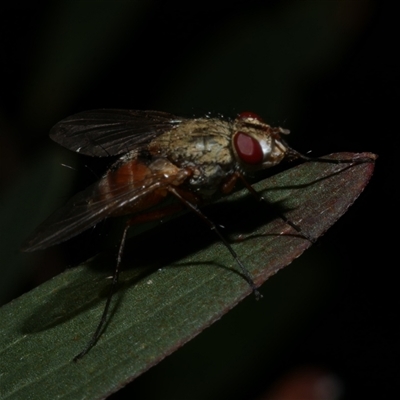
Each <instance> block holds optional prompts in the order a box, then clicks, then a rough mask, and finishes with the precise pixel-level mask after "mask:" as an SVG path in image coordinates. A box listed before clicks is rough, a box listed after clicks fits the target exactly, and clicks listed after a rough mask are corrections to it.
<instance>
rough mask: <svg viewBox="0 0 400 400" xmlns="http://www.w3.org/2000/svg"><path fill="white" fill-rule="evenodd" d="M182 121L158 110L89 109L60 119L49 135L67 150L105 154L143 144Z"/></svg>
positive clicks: (131, 148)
mask: <svg viewBox="0 0 400 400" xmlns="http://www.w3.org/2000/svg"><path fill="white" fill-rule="evenodd" d="M181 122H182V118H179V117H176V116H174V115H172V114H168V113H164V112H160V111H137V110H113V109H111V110H109V109H104V110H91V111H84V112H81V113H78V114H75V115H72V116H70V117H68V118H65V119H63V120H62V121H60V122H59V123H57V124H56V125H55V126H54V127H53V128H52V129H51V131H50V137H51V138H52V139H53V140H54V141H55V142H57V143H58V144H60V145H61V146H64V147H66V148H67V149H69V150H73V151H76V152H78V153H81V154H85V155H88V156H95V157H107V156H114V155H118V154H122V153H127V152H129V151H131V150H134V149H136V148H139V147H142V146H144V145H145V144H147V143H149V142H150V141H151V140H152V139H154V138H155V137H157V136H159V135H161V134H163V133H165V132H167V131H169V130H171V129H173V128H174V127H176V126H178V125H179V124H180V123H181Z"/></svg>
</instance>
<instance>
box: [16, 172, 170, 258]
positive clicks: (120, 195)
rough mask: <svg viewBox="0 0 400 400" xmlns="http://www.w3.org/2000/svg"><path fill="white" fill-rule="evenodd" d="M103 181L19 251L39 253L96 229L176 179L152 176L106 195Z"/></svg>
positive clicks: (81, 194)
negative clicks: (111, 216) (106, 219)
mask: <svg viewBox="0 0 400 400" xmlns="http://www.w3.org/2000/svg"><path fill="white" fill-rule="evenodd" d="M104 179H106V178H103V179H102V180H100V181H99V182H96V183H95V184H93V185H91V186H89V187H88V188H86V189H85V190H83V191H82V192H79V193H78V194H76V195H75V196H74V197H72V199H71V200H69V201H68V202H67V203H66V204H65V205H64V206H63V207H61V208H60V209H59V210H57V211H56V212H55V213H54V214H52V215H51V216H50V217H49V218H48V219H47V220H45V221H44V222H43V223H42V224H41V225H39V226H38V227H37V228H36V230H35V231H34V232H33V233H32V235H31V236H30V237H29V238H28V239H27V240H26V241H25V243H24V244H23V246H22V251H35V250H42V249H45V248H47V247H50V246H53V245H55V244H58V243H61V242H64V241H66V240H68V239H70V238H72V237H73V236H76V235H78V234H79V233H81V232H83V231H85V230H86V229H89V228H91V227H92V226H94V225H96V224H97V223H98V222H100V221H102V220H103V219H105V218H107V217H108V216H110V215H111V214H112V213H113V212H114V211H115V210H118V209H120V208H121V207H129V206H133V205H134V203H135V202H137V201H138V200H139V199H140V198H141V197H142V196H145V195H147V194H149V193H151V192H153V191H154V190H157V189H162V188H166V187H167V186H168V185H170V184H171V183H172V182H173V181H174V179H176V175H174V174H172V175H168V176H165V175H163V174H161V173H160V174H154V175H152V176H151V177H148V178H146V179H144V180H142V181H139V182H137V185H135V187H132V185H125V186H121V185H118V186H116V187H115V188H114V189H110V190H109V191H107V192H105V191H104V189H103V188H102V183H103V182H104Z"/></svg>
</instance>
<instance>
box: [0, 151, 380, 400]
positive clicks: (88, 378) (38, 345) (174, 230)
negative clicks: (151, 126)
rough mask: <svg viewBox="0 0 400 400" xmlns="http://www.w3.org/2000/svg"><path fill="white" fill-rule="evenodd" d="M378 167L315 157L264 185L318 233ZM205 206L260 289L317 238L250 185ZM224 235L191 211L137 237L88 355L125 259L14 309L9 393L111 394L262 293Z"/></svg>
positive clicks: (7, 320)
mask: <svg viewBox="0 0 400 400" xmlns="http://www.w3.org/2000/svg"><path fill="white" fill-rule="evenodd" d="M354 156H355V155H354V154H349V153H341V154H336V155H334V156H333V157H335V158H341V159H348V158H352V157H354ZM361 156H363V157H366V156H369V157H372V158H375V156H374V155H371V154H362V155H361ZM373 169H374V163H372V162H371V163H363V164H357V165H349V164H324V163H317V162H308V163H305V164H302V165H300V166H297V167H295V168H292V169H289V170H287V171H285V172H283V173H281V174H278V175H275V176H273V177H271V178H269V179H266V180H263V181H262V182H259V183H258V184H256V185H255V186H254V187H255V189H256V190H257V191H259V192H261V193H262V194H263V196H264V197H265V198H266V199H267V200H268V201H269V202H271V203H273V204H274V205H275V207H278V209H279V210H280V212H282V213H284V214H285V215H286V217H287V218H289V219H290V220H291V221H293V222H294V223H295V224H297V225H298V226H301V229H302V231H303V232H305V233H307V235H308V236H310V237H312V238H317V237H319V236H321V235H322V234H323V233H324V232H325V231H326V230H327V229H328V228H329V227H330V226H331V225H332V224H333V223H334V222H335V221H336V220H337V219H338V218H339V217H340V216H341V215H343V214H344V213H345V211H346V210H347V208H348V207H349V206H350V205H351V204H352V203H353V202H354V201H355V199H356V198H357V197H358V196H359V195H360V193H361V192H362V190H363V189H364V187H365V186H366V184H367V183H368V180H369V179H370V177H371V175H372V172H373ZM204 211H205V213H206V214H207V215H209V216H210V217H211V218H212V219H213V220H214V221H216V222H217V223H221V224H225V225H226V229H224V233H225V234H227V235H228V234H229V233H234V235H233V236H235V237H231V238H230V239H231V240H232V243H233V244H232V245H233V247H234V249H235V251H236V252H237V253H238V254H239V256H240V258H241V260H242V261H243V263H244V264H245V265H246V266H247V268H248V269H249V271H250V272H251V274H252V276H253V277H254V280H255V282H256V284H257V285H261V284H262V283H263V282H264V281H265V280H267V279H268V278H269V277H270V276H271V275H273V274H275V273H276V272H277V271H278V270H279V269H281V268H283V267H284V266H286V265H288V264H289V263H290V262H291V261H293V260H294V259H295V258H296V257H298V256H299V255H300V254H301V253H302V252H303V251H304V250H305V249H306V248H308V247H309V246H310V245H311V243H310V241H309V240H306V239H304V237H301V235H299V234H298V233H297V232H296V231H294V230H293V229H292V228H290V227H289V226H288V225H287V224H285V223H284V222H283V221H282V220H281V219H279V218H276V217H275V215H274V213H273V212H271V210H270V208H268V207H267V206H266V205H265V204H258V203H256V202H255V201H254V198H252V196H250V195H249V194H248V193H247V192H246V191H240V192H237V193H235V194H233V195H232V196H229V197H228V198H226V199H224V200H222V201H219V202H218V203H217V204H215V205H212V206H210V207H207V208H205V210H204ZM238 234H240V235H238ZM214 239H215V238H214V235H213V234H212V233H211V232H209V231H208V230H207V228H206V227H203V223H202V221H197V219H196V217H195V216H192V215H190V214H187V215H184V216H182V217H180V218H177V219H175V220H173V221H170V222H168V223H166V224H163V225H161V226H159V227H157V228H155V229H152V230H151V231H148V232H146V233H143V234H141V235H140V236H139V237H136V238H134V239H132V240H130V241H128V243H127V246H126V247H127V251H126V254H125V257H124V265H123V268H124V272H123V273H122V274H121V278H120V280H121V285H120V287H119V290H118V292H117V294H116V295H115V298H114V299H113V304H112V311H111V315H110V316H109V321H108V324H107V326H106V329H105V331H104V332H103V335H102V336H101V338H100V340H99V341H98V343H97V344H96V346H95V347H94V348H93V349H92V350H91V351H90V352H89V353H88V354H87V355H86V356H85V357H84V358H83V359H82V360H80V361H79V362H77V363H74V362H73V361H72V359H73V357H74V356H75V355H77V354H78V353H79V352H80V351H81V350H82V349H83V347H84V346H85V344H86V343H87V341H88V339H89V338H90V335H91V334H92V332H93V330H94V329H95V327H96V324H97V323H98V320H99V318H100V315H101V313H102V310H103V306H104V303H105V299H106V296H107V289H108V287H109V283H110V282H109V280H108V279H106V277H107V276H109V275H110V274H111V272H112V269H113V267H114V264H115V256H113V255H110V254H101V255H100V256H98V257H96V258H94V259H93V260H91V261H90V262H88V263H86V265H82V266H79V267H77V268H73V269H70V270H67V271H66V272H65V273H63V274H61V275H59V276H57V277H55V278H54V279H52V280H50V281H48V282H46V283H45V284H43V285H41V286H40V287H38V288H36V289H34V290H32V291H31V292H30V293H27V294H25V295H23V296H21V297H20V298H18V299H16V300H14V301H13V302H11V303H9V304H7V305H6V306H4V307H3V308H2V309H1V310H0V318H1V321H2V327H1V336H0V351H1V371H0V379H1V398H2V399H5V398H18V399H21V398H35V399H36V398H38V399H39V398H40V399H54V398H60V397H62V398H65V399H76V398H88V399H96V398H104V397H106V396H107V395H109V394H110V393H113V392H115V391H117V390H118V389H119V388H121V387H122V386H124V385H125V384H126V383H128V382H129V381H131V380H133V379H134V378H136V377H137V376H139V375H140V374H141V373H143V372H144V371H146V370H147V369H149V368H150V367H152V366H153V365H155V364H157V363H158V362H159V361H161V360H162V359H163V358H164V357H166V356H167V355H168V354H171V353H172V352H173V351H174V350H176V349H177V348H179V347H180V346H182V345H183V344H184V343H186V342H187V341H189V340H190V339H192V338H193V337H194V336H196V335H197V334H198V333H200V332H201V331H202V330H203V329H204V328H206V327H207V326H209V325H211V324H212V323H213V322H215V321H216V320H218V319H219V318H221V316H222V315H223V314H225V313H226V312H228V311H229V310H230V309H231V308H232V307H234V306H235V305H236V304H237V303H238V302H239V301H240V300H242V299H243V298H244V297H245V296H247V295H248V294H250V293H251V290H250V288H249V285H248V284H247V282H246V280H245V279H244V278H243V276H242V275H241V273H240V271H238V270H237V266H236V265H235V262H234V260H233V259H232V257H231V255H230V254H229V252H228V251H227V249H226V248H225V247H224V246H223V245H222V244H221V243H220V242H218V241H216V240H214ZM104 267H106V271H105V270H104ZM232 351H234V350H232Z"/></svg>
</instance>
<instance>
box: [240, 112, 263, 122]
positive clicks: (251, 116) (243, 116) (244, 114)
mask: <svg viewBox="0 0 400 400" xmlns="http://www.w3.org/2000/svg"><path fill="white" fill-rule="evenodd" d="M238 118H239V119H255V120H257V121H260V122H262V118H261V117H260V116H259V115H257V114H256V113H253V112H251V111H244V112H242V113H240V114H239V116H238Z"/></svg>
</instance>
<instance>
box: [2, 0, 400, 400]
mask: <svg viewBox="0 0 400 400" xmlns="http://www.w3.org/2000/svg"><path fill="white" fill-rule="evenodd" d="M389 4H390V3H389ZM397 24H398V14H397V12H396V10H395V9H394V7H391V6H390V5H388V4H387V3H385V2H382V1H373V0H370V1H368V0H365V1H361V0H353V1H317V0H315V1H312V0H304V1H294V0H282V1H253V0H248V1H234V0H233V1H230V2H221V1H218V0H215V1H212V2H211V1H202V2H190V3H189V2H183V3H181V2H178V1H167V2H163V1H142V2H139V1H116V2H107V1H102V0H101V1H96V2H95V1H89V0H81V1H79V2H78V1H76V2H75V1H58V2H56V3H54V2H41V3H40V4H38V3H35V4H34V3H32V2H29V3H28V2H27V3H26V4H24V3H23V2H19V3H18V4H15V5H8V6H6V7H5V8H4V6H2V12H1V15H0V49H1V56H0V57H1V64H0V80H1V84H0V87H1V88H0V201H1V203H0V226H1V241H0V260H1V265H2V272H1V274H2V278H1V295H2V302H3V303H4V302H7V301H9V300H11V299H12V298H13V297H16V296H18V295H19V294H21V293H22V292H24V291H27V290H29V289H30V288H32V287H34V286H35V285H37V284H39V283H40V282H42V281H43V280H45V279H48V278H49V277H50V276H52V275H54V274H56V273H58V272H60V271H62V270H63V269H64V268H65V266H66V265H69V264H70V263H72V262H75V261H76V260H79V258H80V257H83V256H82V255H81V254H76V252H77V251H78V250H79V245H76V246H75V248H74V251H72V253H73V254H72V253H71V250H70V249H69V250H68V248H67V247H65V246H57V247H56V248H54V249H49V250H46V251H44V252H40V253H36V254H20V253H19V251H18V248H19V245H20V243H21V242H22V241H23V240H24V238H25V237H26V236H27V235H28V233H29V232H30V231H31V230H32V229H33V228H34V227H35V226H36V225H37V224H38V223H39V222H40V221H42V220H43V219H44V218H45V217H46V216H47V215H48V214H49V213H50V212H51V211H52V210H54V208H55V207H56V206H57V205H60V204H62V203H63V202H64V201H65V200H66V199H67V198H68V196H70V195H71V194H72V193H74V192H76V191H77V190H79V189H81V188H82V187H84V186H85V185H86V184H88V182H89V181H91V180H93V173H92V171H93V170H94V171H96V172H97V169H98V168H99V165H98V164H99V163H98V160H91V159H84V160H83V159H82V157H81V158H79V157H76V156H75V155H73V154H70V152H68V151H66V150H64V149H61V148H59V146H57V145H55V144H53V143H51V141H50V140H49V139H48V136H47V134H48V131H49V129H50V127H51V126H52V125H54V124H55V123H56V122H57V121H59V120H60V119H62V118H64V117H66V116H68V115H70V114H73V113H75V112H79V111H83V110H87V109H94V108H131V109H156V110H163V111H169V112H172V113H175V114H178V115H184V116H192V115H196V116H202V115H204V114H205V113H206V112H209V111H211V112H215V113H222V114H224V115H226V116H229V117H234V116H235V115H236V113H238V112H240V111H247V110H251V111H253V112H256V113H258V114H259V115H261V116H263V118H264V119H265V120H266V121H268V122H269V123H270V124H271V125H280V126H283V127H285V128H289V129H290V130H291V132H292V133H291V135H290V137H289V143H290V144H291V146H292V147H293V148H295V149H297V150H299V151H302V152H307V151H309V150H312V152H313V153H312V154H314V155H324V154H327V153H330V152H336V151H354V152H361V151H371V152H374V153H376V154H378V155H379V159H378V161H377V165H376V173H375V175H374V177H373V179H372V181H371V182H370V184H369V186H368V187H367V188H366V190H365V192H364V193H363V194H362V196H361V197H360V198H359V199H358V200H357V202H356V204H355V205H354V206H353V207H352V208H351V209H350V210H349V212H348V213H347V214H346V215H345V216H344V217H343V218H342V219H341V220H340V221H339V222H338V223H337V224H336V225H335V226H334V227H333V228H332V229H331V230H330V231H329V232H328V233H327V234H326V235H325V236H324V237H323V238H322V239H320V240H319V242H318V244H317V245H316V246H314V247H313V248H312V249H311V250H309V251H308V252H307V253H306V254H305V255H304V256H303V257H301V258H300V259H299V260H297V261H296V262H295V263H293V264H292V265H291V266H289V267H287V268H285V269H284V270H283V271H281V272H280V273H279V274H278V275H277V276H275V277H273V278H272V279H271V280H270V281H268V282H267V283H266V284H265V285H264V286H263V287H262V289H261V290H262V292H263V294H264V300H263V301H262V302H258V303H255V302H254V299H253V298H249V299H247V300H246V301H245V302H243V303H242V304H241V305H240V306H238V307H237V308H236V309H235V310H233V311H232V312H231V313H229V314H228V315H227V316H225V317H224V318H223V319H222V320H221V321H219V322H218V323H217V324H215V325H214V326H213V327H211V328H210V329H207V330H206V331H205V332H203V333H202V334H201V335H200V336H198V337H197V338H196V339H195V340H193V341H192V342H190V343H189V344H187V345H186V346H185V347H184V348H182V349H180V350H179V351H178V352H176V353H175V354H173V355H172V356H170V357H168V358H167V359H166V360H164V361H163V362H162V363H161V364H160V365H158V366H157V367H155V368H153V369H152V370H150V371H149V372H147V373H146V374H144V375H143V376H141V377H140V378H139V379H137V380H136V381H135V382H133V383H132V384H130V385H129V386H127V387H126V388H125V389H123V390H122V391H120V392H119V393H118V394H116V395H114V396H113V398H115V399H116V398H119V397H120V396H123V395H128V394H129V395H132V396H135V398H149V399H153V398H163V399H165V398H171V399H172V398H174V399H180V398H182V399H183V398H206V397H207V398H215V399H223V398H230V399H251V398H257V396H261V394H262V393H264V392H268V391H270V390H273V389H272V388H273V387H274V385H276V382H278V381H280V380H281V379H284V378H283V377H284V376H285V375H287V374H293V373H296V372H298V373H299V374H301V373H304V374H305V375H307V371H312V373H311V375H312V374H313V373H314V374H315V375H316V376H325V377H326V376H334V377H335V379H336V380H335V382H336V384H335V385H334V389H333V391H331V394H332V393H333V394H334V393H338V394H340V396H341V398H354V397H355V396H356V397H358V398H385V397H388V396H393V395H395V393H397V392H394V390H395V389H396V386H397V382H398V381H399V378H400V376H399V365H398V364H399V362H398V360H399V355H400V354H399V339H398V338H399V329H398V326H397V319H398V305H399V301H398V289H397V288H398V279H397V274H396V272H397V269H398V264H397V262H398V261H397V257H396V254H395V251H394V247H395V233H394V230H397V227H398V223H397V222H396V221H397V220H398V219H397V218H396V217H397V214H398V212H397V209H396V207H397V205H398V204H399V202H398V200H399V196H398V194H397V192H396V189H397V182H398V172H399V168H398V156H397V152H398V150H397V148H398V133H399V132H398V131H399V128H398V118H397V116H398V113H399V111H398V108H399V102H398V99H399V67H400V63H399V61H398V60H397V58H396V56H397V53H398V28H397ZM61 164H67V165H71V166H74V168H75V169H76V172H78V173H75V171H74V170H71V169H66V168H63V167H61V166H60V165H61ZM86 166H87V168H86ZM391 229H393V232H392V230H391ZM66 249H67V250H66ZM77 249H78V250H77ZM271 315H272V316H273V318H275V319H276V320H273V322H269V323H268V324H265V323H263V321H265V320H266V319H267V317H268V321H271ZM247 347H249V350H248V351H247V350H246V349H247ZM239 357H240V358H239ZM331 382H332V381H331Z"/></svg>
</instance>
